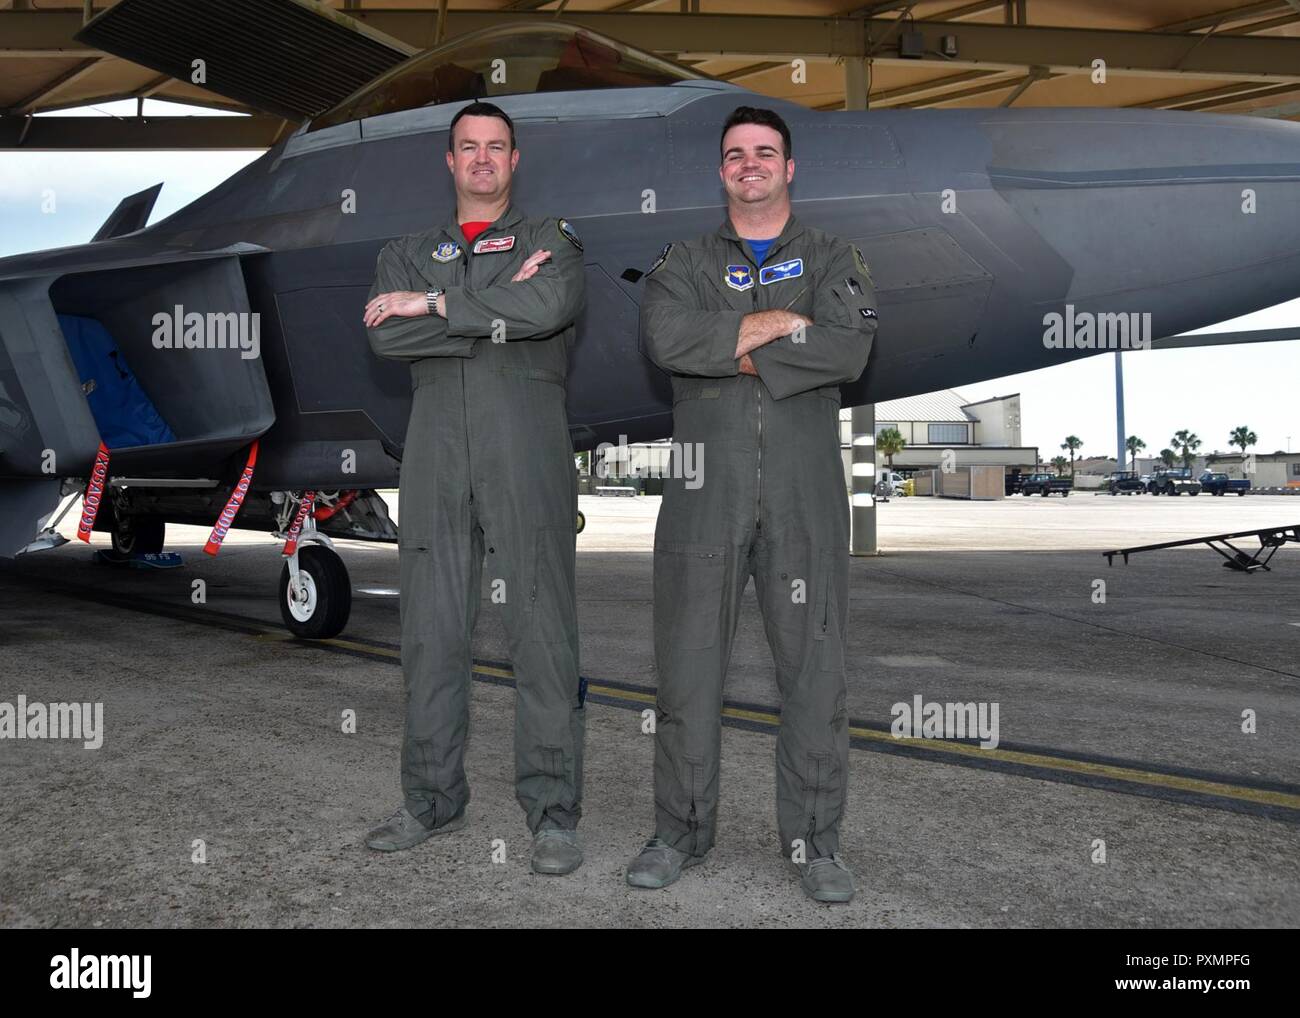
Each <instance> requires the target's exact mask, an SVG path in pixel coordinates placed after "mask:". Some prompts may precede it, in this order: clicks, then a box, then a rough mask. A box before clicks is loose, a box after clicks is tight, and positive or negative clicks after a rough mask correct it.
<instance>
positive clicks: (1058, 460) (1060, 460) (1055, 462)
mask: <svg viewBox="0 0 1300 1018" xmlns="http://www.w3.org/2000/svg"><path fill="white" fill-rule="evenodd" d="M1069 465H1070V461H1069V460H1067V459H1066V458H1065V457H1064V456H1056V457H1054V458H1053V459H1052V466H1054V467H1056V473H1057V476H1064V474H1065V468H1066V467H1068V466H1069Z"/></svg>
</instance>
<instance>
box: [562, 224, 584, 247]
mask: <svg viewBox="0 0 1300 1018" xmlns="http://www.w3.org/2000/svg"><path fill="white" fill-rule="evenodd" d="M560 235H561V236H563V237H564V239H565V240H567V241H568V242H569V243H570V244H572V245H573V246H574V247H576V248H577V249H578V250H579V251H581V250H582V241H580V240H579V239H578V231H577V230H575V229H574V228H573V224H571V223H570V222H569V221H568V220H567V219H561V220H560Z"/></svg>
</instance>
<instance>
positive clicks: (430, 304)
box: [424, 287, 447, 315]
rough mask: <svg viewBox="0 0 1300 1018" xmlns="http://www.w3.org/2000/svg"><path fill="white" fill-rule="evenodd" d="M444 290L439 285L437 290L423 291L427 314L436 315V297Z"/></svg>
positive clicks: (444, 291)
mask: <svg viewBox="0 0 1300 1018" xmlns="http://www.w3.org/2000/svg"><path fill="white" fill-rule="evenodd" d="M446 292H447V291H446V290H445V289H443V288H441V287H439V288H438V289H437V290H425V291H424V303H425V306H426V307H427V308H428V309H429V314H431V315H436V314H437V313H438V298H439V297H441V296H442V295H443V294H444V293H446Z"/></svg>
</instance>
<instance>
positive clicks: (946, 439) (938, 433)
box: [840, 389, 1038, 483]
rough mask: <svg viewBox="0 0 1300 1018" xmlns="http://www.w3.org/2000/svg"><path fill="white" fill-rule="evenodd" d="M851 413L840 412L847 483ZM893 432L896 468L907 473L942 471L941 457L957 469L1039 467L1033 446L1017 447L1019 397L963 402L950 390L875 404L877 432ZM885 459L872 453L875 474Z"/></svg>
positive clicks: (962, 399)
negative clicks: (897, 438) (899, 444)
mask: <svg viewBox="0 0 1300 1018" xmlns="http://www.w3.org/2000/svg"><path fill="white" fill-rule="evenodd" d="M852 413H853V412H852V410H850V409H844V410H841V411H840V448H841V455H842V456H843V458H844V476H845V479H846V483H849V478H851V476H852V474H851V472H850V471H851V465H852V455H853V451H852V448H851V447H850V445H849V442H850V438H851V436H852V425H851V418H852ZM886 428H897V429H898V431H899V432H900V433H901V434H902V436H903V438H904V440H905V441H906V442H907V448H905V449H904V450H903V451H902V452H901V453H897V454H896V455H895V456H894V469H895V470H896V471H898V472H899V473H901V474H904V475H907V474H910V473H912V472H914V471H919V470H933V469H940V468H942V467H943V466H944V461H945V453H946V452H948V451H949V450H951V452H952V457H950V458H949V462H950V463H951V465H952V466H954V467H955V468H956V469H961V468H963V467H972V466H994V467H1004V468H1007V469H1008V470H1010V469H1014V468H1017V467H1018V468H1019V469H1020V470H1021V471H1024V472H1029V471H1032V470H1033V469H1034V466H1035V465H1036V464H1037V463H1038V449H1037V447H1036V446H1023V445H1021V444H1020V441H1021V440H1020V394H1019V393H1015V394H1014V395H1010V396H998V397H996V398H994V399H985V400H981V401H979V402H978V403H970V402H967V400H966V398H965V397H964V396H962V395H961V393H959V392H956V391H954V390H952V389H944V390H942V391H940V392H930V393H926V394H924V395H921V396H908V397H906V398H904V399H891V400H886V401H885V402H883V403H877V404H876V434H877V435H879V434H880V433H881V432H882V431H884V430H885V429H886ZM886 462H887V459H886V457H885V456H884V455H883V454H882V453H881V452H880V450H879V448H877V450H876V470H877V471H879V470H881V469H882V468H883V467H884V466H885V465H886Z"/></svg>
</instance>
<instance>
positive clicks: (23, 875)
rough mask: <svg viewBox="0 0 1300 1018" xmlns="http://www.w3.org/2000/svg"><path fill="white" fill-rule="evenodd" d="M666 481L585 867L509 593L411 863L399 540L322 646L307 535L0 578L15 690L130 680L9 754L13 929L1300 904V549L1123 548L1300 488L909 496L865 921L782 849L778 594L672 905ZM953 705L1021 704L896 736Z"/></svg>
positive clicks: (605, 567) (92, 693) (933, 914)
mask: <svg viewBox="0 0 1300 1018" xmlns="http://www.w3.org/2000/svg"><path fill="white" fill-rule="evenodd" d="M395 501H396V500H395V498H394V499H392V500H391V502H392V503H393V504H395ZM657 501H658V500H657V499H652V498H638V499H600V498H586V497H584V498H583V499H582V500H581V502H582V508H583V510H584V512H585V513H586V515H587V521H588V522H587V529H586V531H585V532H584V533H583V534H582V535H581V536H580V537H579V540H578V548H579V555H578V585H579V586H578V589H579V600H580V623H581V631H582V671H583V674H584V675H586V676H587V677H588V678H589V680H590V683H591V689H592V693H591V701H592V707H591V710H590V712H589V729H588V747H587V764H586V801H585V816H584V820H583V823H582V827H581V830H582V832H583V836H584V839H585V847H586V855H587V861H586V863H585V865H584V866H583V867H582V868H581V869H580V870H579V871H578V872H577V873H575V874H573V875H572V876H569V877H561V878H557V877H542V876H537V875H535V874H533V873H532V872H531V870H530V869H529V867H528V851H529V847H530V839H529V836H528V832H527V829H526V828H525V826H524V823H523V816H522V812H521V810H520V809H519V807H518V806H517V804H516V803H515V801H514V793H513V787H512V774H513V763H512V760H513V757H512V748H511V742H512V734H513V698H514V693H513V690H512V689H511V688H510V686H509V682H510V678H509V663H508V661H507V660H506V656H507V655H506V653H505V649H504V648H505V640H504V632H503V630H502V627H501V624H500V617H499V608H497V607H495V606H493V605H492V604H491V603H490V601H488V600H487V599H486V598H485V600H484V603H483V607H482V611H481V614H480V620H479V626H478V631H477V634H476V640H475V657H476V660H477V661H478V666H477V672H476V679H477V680H478V681H476V682H475V686H474V695H473V714H472V736H471V742H470V747H469V751H468V771H469V778H470V783H471V787H472V790H473V799H472V802H471V804H470V806H469V817H470V822H469V825H468V826H467V827H466V828H465V829H464V830H462V831H460V832H457V833H454V834H451V835H448V836H446V837H439V838H434V839H431V840H429V841H427V842H425V843H424V844H422V845H420V846H418V847H416V848H415V849H412V850H410V851H407V852H402V853H396V854H393V855H381V854H378V853H373V852H371V851H369V850H367V849H366V848H364V847H363V846H362V845H361V843H360V838H361V837H362V835H363V834H364V833H365V831H366V830H367V829H368V827H370V826H371V825H373V824H374V823H376V822H378V821H380V820H382V819H383V818H384V817H385V816H386V815H387V814H388V813H389V812H391V811H392V810H393V809H394V808H395V807H396V806H397V805H398V803H399V800H400V792H399V788H398V752H399V744H400V731H401V718H402V683H401V671H400V668H399V667H398V663H397V652H398V619H397V598H396V596H395V589H394V588H395V587H396V583H397V568H396V566H397V552H396V549H395V548H393V547H390V546H385V545H370V544H364V543H360V542H341V543H340V550H341V553H342V555H343V557H344V559H345V561H346V563H347V565H348V568H349V570H350V572H351V577H352V583H353V589H354V594H353V596H354V607H353V613H352V617H351V621H350V623H349V625H348V628H347V629H346V630H345V631H344V633H343V634H342V636H341V637H340V638H338V639H336V640H334V641H328V642H325V643H321V644H311V643H306V642H301V641H297V640H294V639H291V638H289V637H288V635H287V634H286V633H285V631H284V629H283V627H282V625H281V623H280V619H279V612H278V606H277V603H276V598H275V582H276V579H277V577H278V573H279V570H280V568H281V565H280V559H279V545H278V543H277V542H275V541H273V540H272V539H271V538H269V537H266V536H263V535H258V534H245V533H242V532H239V533H236V534H235V535H232V538H231V539H229V540H228V541H227V543H226V545H225V547H224V548H223V549H222V551H221V553H220V555H219V556H217V558H216V559H209V558H208V557H207V556H205V555H203V554H202V544H203V540H204V539H205V538H206V532H205V531H201V530H199V529H198V528H191V527H179V526H173V527H171V528H169V537H168V548H169V550H175V551H179V552H180V553H181V554H182V555H183V557H184V560H185V564H184V566H183V567H182V568H180V569H176V570H173V571H169V572H145V571H137V570H126V569H120V568H112V567H107V566H103V565H99V564H96V563H95V562H94V561H92V552H91V551H90V550H88V549H87V548H86V546H85V545H83V544H81V543H80V542H73V543H71V544H69V545H66V546H64V547H62V548H59V549H56V550H53V551H49V552H42V553H39V554H37V555H33V556H30V557H27V558H24V559H20V560H18V561H17V562H16V563H11V564H4V565H0V702H8V703H13V702H15V701H16V699H17V697H18V696H19V695H23V696H25V697H26V699H27V701H28V702H29V703H35V702H46V703H48V702H78V701H89V702H100V703H102V704H103V705H104V726H105V733H104V739H103V745H102V747H100V748H98V749H85V748H83V747H82V745H81V744H80V743H72V742H70V741H67V740H57V741H56V740H48V739H47V740H30V739H28V740H21V741H19V740H8V739H5V740H3V741H0V787H2V788H3V792H2V794H0V925H3V926H63V927H66V926H74V927H75V926H107V927H114V926H429V927H445V926H459V925H474V926H506V925H532V926H595V927H599V926H648V927H649V926H665V927H684V926H739V927H747V926H755V927H757V926H778V927H779V926H837V927H839V926H843V927H858V926H870V927H902V926H975V927H988V926H1115V927H1127V928H1155V927H1163V926H1178V927H1253V926H1295V925H1297V924H1300V740H1298V739H1297V737H1296V733H1297V731H1300V695H1298V694H1297V680H1300V653H1298V651H1300V549H1297V548H1296V547H1295V546H1289V547H1284V548H1283V549H1281V550H1280V551H1279V552H1278V554H1277V556H1276V557H1275V558H1274V560H1273V563H1272V565H1273V570H1272V571H1271V572H1267V573H1255V574H1251V575H1246V574H1243V573H1238V572H1235V571H1232V570H1229V569H1224V568H1222V567H1221V566H1220V564H1219V563H1220V559H1219V558H1218V556H1216V555H1215V554H1214V553H1213V552H1211V551H1209V550H1208V549H1205V548H1203V547H1202V548H1197V549H1188V550H1184V549H1179V550H1173V551H1167V552H1153V553H1150V554H1149V555H1139V556H1136V557H1134V559H1133V560H1132V562H1131V564H1129V565H1128V566H1127V567H1126V566H1123V565H1120V564H1118V562H1117V564H1116V565H1115V566H1114V567H1113V568H1108V567H1107V565H1106V562H1105V560H1104V559H1103V558H1101V557H1100V555H1099V552H1100V551H1101V550H1105V549H1107V548H1112V547H1122V546H1126V545H1136V544H1143V543H1149V542H1155V541H1161V540H1171V539H1177V538H1179V537H1190V536H1195V535H1197V534H1208V533H1220V532H1227V531H1233V530H1244V529H1249V528H1251V527H1256V526H1261V527H1262V526H1271V525H1277V524H1284V523H1297V522H1300V501H1292V500H1290V499H1285V498H1268V497H1263V496H1260V497H1256V496H1250V497H1247V498H1243V499H1236V498H1228V499H1211V498H1208V497H1205V496H1202V497H1199V498H1197V499H1190V498H1187V497H1184V498H1182V499H1155V498H1149V497H1143V498H1138V497H1132V498H1124V497H1120V498H1114V499H1112V498H1107V497H1105V496H1101V497H1096V496H1089V495H1083V494H1076V495H1074V496H1072V497H1071V498H1070V499H1068V500H1065V499H1037V498H1035V499H1017V500H1008V501H1006V502H997V503H977V504H971V503H961V502H949V501H936V500H930V499H913V500H896V501H894V502H891V503H889V504H888V505H883V506H882V507H881V509H880V533H881V545H882V548H883V549H884V554H882V555H881V556H880V557H878V558H871V559H855V560H854V561H853V562H852V567H851V570H850V576H851V598H852V601H851V606H850V634H849V641H848V648H847V649H848V655H847V659H848V668H849V713H850V716H851V718H852V730H853V733H854V739H853V744H854V749H853V750H852V751H851V760H850V789H849V812H848V816H847V818H846V820H845V824H844V829H843V836H842V842H843V846H844V854H845V856H846V858H847V860H848V862H849V863H850V865H851V866H852V867H853V869H854V871H855V873H856V874H857V880H858V895H857V897H856V898H855V900H854V901H853V902H852V903H851V904H849V905H847V906H825V905H818V904H815V903H813V902H811V901H808V900H807V899H805V898H804V897H803V895H802V893H801V892H800V891H799V888H798V884H797V880H796V878H795V876H794V874H793V871H792V870H791V869H790V868H789V866H788V864H787V863H786V862H785V861H784V859H783V857H782V856H781V855H780V854H779V846H778V844H777V836H776V829H775V810H774V802H773V798H774V789H775V779H774V759H773V756H774V742H775V740H774V737H773V731H774V725H775V723H776V713H777V710H778V708H779V703H778V699H777V695H776V688H775V681H774V671H773V666H772V662H771V657H770V654H769V652H768V649H767V647H766V644H765V642H764V639H763V634H762V624H761V619H760V617H759V615H758V611H757V606H756V602H755V600H754V597H753V591H752V588H751V590H750V591H749V592H748V593H747V596H746V602H745V605H744V610H743V612H742V617H741V622H740V629H739V632H738V633H737V638H736V649H735V652H734V654H733V657H732V663H731V670H730V673H729V677H728V683H727V689H726V700H727V714H726V724H727V727H725V728H724V732H723V763H722V783H721V794H722V803H721V810H722V812H721V819H720V824H719V837H718V845H717V847H716V848H715V850H714V851H713V852H712V853H711V855H710V857H709V859H708V861H707V862H706V863H705V864H704V865H703V866H700V867H698V868H695V869H692V870H689V871H687V873H686V874H685V875H684V876H683V878H682V879H681V880H680V881H679V882H678V883H677V884H676V885H674V886H673V887H671V888H668V889H666V890H664V891H659V892H646V891H634V890H631V889H629V888H628V887H627V886H626V885H625V884H624V882H623V869H624V866H625V864H626V862H627V860H628V858H629V857H630V856H631V855H632V854H633V853H635V851H636V850H637V849H638V848H639V846H640V844H641V842H642V841H643V840H644V839H645V838H646V837H648V836H649V835H650V834H651V833H652V831H651V826H652V817H653V807H652V790H651V783H650V782H651V760H652V755H653V743H652V738H651V736H649V735H646V734H643V732H642V726H643V718H642V714H641V711H642V710H644V709H645V708H646V707H647V706H648V705H649V704H651V703H653V690H654V685H655V672H654V659H653V653H652V630H651V624H650V623H651V617H650V604H651V589H652V587H651V583H652V572H651V568H652V561H651V559H652V556H651V554H650V546H651V545H650V542H651V536H652V534H653V525H654V517H655V513H656V511H657ZM65 532H66V533H68V534H71V528H70V526H69V527H65ZM107 544H108V542H107V537H106V536H104V535H98V534H97V535H95V536H94V540H93V544H92V547H107ZM1013 547H1014V548H1016V549H1027V550H1011V549H1012V548H1013ZM195 579H203V580H204V581H205V584H206V593H207V599H206V604H195V603H193V600H192V597H191V594H192V589H193V587H192V584H193V581H194V580H195ZM1099 580H1101V581H1104V582H1105V588H1104V594H1105V597H1104V602H1103V601H1100V600H1099V598H1098V594H1099V591H1100V588H1099V587H1098V586H1097V581H1099ZM485 593H486V591H485ZM918 695H919V696H921V697H922V699H923V700H924V701H927V702H928V701H937V702H940V703H943V702H960V703H967V702H974V703H983V704H994V703H996V704H997V705H998V710H999V732H998V736H999V744H998V746H997V748H996V749H980V748H978V747H976V746H973V745H971V744H969V743H957V742H954V741H951V740H899V739H895V738H893V736H892V735H891V733H890V724H891V721H892V720H893V714H892V708H893V705H894V704H896V703H908V704H910V703H911V702H912V701H913V698H914V697H915V696H918ZM348 711H353V712H355V716H356V731H355V733H347V732H345V731H344V730H343V729H344V718H345V712H348ZM1243 712H1253V717H1254V719H1255V721H1254V728H1255V730H1254V732H1253V733H1247V732H1243V730H1242V728H1243ZM1247 716H1248V717H1249V716H1251V715H1249V714H1248V715H1247ZM1103 842H1104V846H1103V845H1102V843H1103ZM200 848H201V849H202V853H203V855H202V858H203V859H204V861H202V862H199V861H195V860H196V859H198V858H199V855H198V853H199V851H200Z"/></svg>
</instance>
